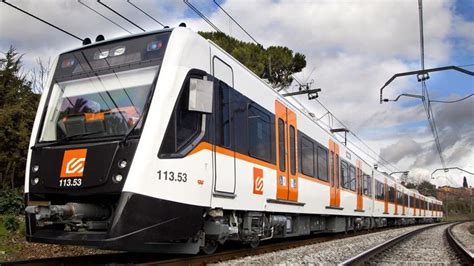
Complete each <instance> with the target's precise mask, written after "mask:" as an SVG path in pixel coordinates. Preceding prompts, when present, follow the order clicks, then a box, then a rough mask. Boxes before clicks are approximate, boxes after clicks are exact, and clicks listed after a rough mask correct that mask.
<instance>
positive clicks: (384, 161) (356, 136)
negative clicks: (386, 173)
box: [316, 99, 399, 171]
mask: <svg viewBox="0 0 474 266" xmlns="http://www.w3.org/2000/svg"><path fill="white" fill-rule="evenodd" d="M316 101H317V102H318V103H319V104H320V105H321V106H322V107H323V108H324V110H326V111H327V113H328V114H330V115H331V117H332V118H334V119H336V121H337V122H339V123H340V124H341V125H342V126H343V127H345V128H347V129H349V128H348V127H347V126H346V125H345V124H344V123H343V122H342V121H341V120H339V119H338V118H337V117H336V116H335V115H334V114H333V113H332V112H331V111H330V110H329V109H328V108H327V107H326V106H325V105H324V104H322V103H321V102H320V101H319V100H318V99H316ZM349 133H350V134H351V135H352V136H354V137H355V138H356V139H357V140H358V141H360V142H361V143H362V144H363V145H364V146H365V147H366V148H367V149H369V150H370V151H371V152H373V153H374V154H375V155H377V157H379V159H377V161H381V162H383V163H384V164H387V165H390V166H391V167H393V168H394V169H395V170H398V169H397V167H395V166H394V165H393V164H391V163H390V162H389V161H387V160H385V159H384V158H383V157H381V156H380V154H378V153H377V152H376V151H374V150H373V149H372V148H371V147H370V146H369V145H368V144H367V143H365V142H364V141H363V140H362V139H361V138H360V137H359V136H358V135H357V134H356V133H355V132H354V131H353V130H349ZM398 171H399V170H398Z"/></svg>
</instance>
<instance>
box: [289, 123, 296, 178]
mask: <svg viewBox="0 0 474 266" xmlns="http://www.w3.org/2000/svg"><path fill="white" fill-rule="evenodd" d="M290 171H291V174H292V175H295V174H296V138H295V127H293V126H290Z"/></svg>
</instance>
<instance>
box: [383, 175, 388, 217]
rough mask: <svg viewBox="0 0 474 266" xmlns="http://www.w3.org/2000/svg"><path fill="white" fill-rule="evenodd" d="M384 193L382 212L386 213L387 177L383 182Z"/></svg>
mask: <svg viewBox="0 0 474 266" xmlns="http://www.w3.org/2000/svg"><path fill="white" fill-rule="evenodd" d="M383 189H384V191H385V193H384V204H383V213H384V214H388V193H389V192H388V185H387V178H385V183H384V185H383Z"/></svg>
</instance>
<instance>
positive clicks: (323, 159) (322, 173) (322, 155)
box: [318, 146, 328, 181]
mask: <svg viewBox="0 0 474 266" xmlns="http://www.w3.org/2000/svg"><path fill="white" fill-rule="evenodd" d="M318 178H319V179H321V180H324V181H328V151H327V150H326V149H324V148H323V147H320V146H319V147H318Z"/></svg>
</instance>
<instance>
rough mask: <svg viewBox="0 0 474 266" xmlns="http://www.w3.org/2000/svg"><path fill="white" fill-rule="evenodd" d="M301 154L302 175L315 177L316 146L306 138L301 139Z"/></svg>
mask: <svg viewBox="0 0 474 266" xmlns="http://www.w3.org/2000/svg"><path fill="white" fill-rule="evenodd" d="M301 154H302V156H301V171H302V173H303V174H305V175H307V176H311V177H314V145H313V142H312V141H310V140H308V139H307V138H306V137H302V138H301Z"/></svg>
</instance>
